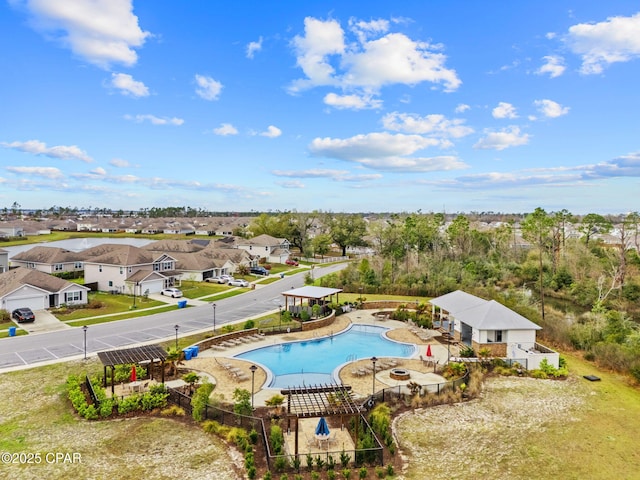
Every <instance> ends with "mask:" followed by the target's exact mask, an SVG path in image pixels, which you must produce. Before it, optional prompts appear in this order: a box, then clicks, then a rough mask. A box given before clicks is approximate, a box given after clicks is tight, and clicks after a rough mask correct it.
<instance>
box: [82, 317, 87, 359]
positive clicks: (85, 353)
mask: <svg viewBox="0 0 640 480" xmlns="http://www.w3.org/2000/svg"><path fill="white" fill-rule="evenodd" d="M88 329H89V327H87V326H86V325H85V326H84V327H82V330H83V332H84V359H85V360H86V359H87V330H88Z"/></svg>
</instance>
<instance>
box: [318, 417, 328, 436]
mask: <svg viewBox="0 0 640 480" xmlns="http://www.w3.org/2000/svg"><path fill="white" fill-rule="evenodd" d="M316 435H317V436H320V437H326V436H328V435H329V425H327V420H326V419H325V418H324V417H320V420H319V421H318V425H317V426H316Z"/></svg>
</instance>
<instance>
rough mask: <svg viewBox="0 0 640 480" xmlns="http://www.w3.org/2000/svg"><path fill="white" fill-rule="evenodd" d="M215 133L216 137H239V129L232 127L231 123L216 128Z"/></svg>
mask: <svg viewBox="0 0 640 480" xmlns="http://www.w3.org/2000/svg"><path fill="white" fill-rule="evenodd" d="M213 133H215V134H216V135H222V136H227V135H237V134H238V129H237V128H236V127H234V126H233V125H231V124H230V123H223V124H222V125H220V126H219V127H218V128H214V129H213Z"/></svg>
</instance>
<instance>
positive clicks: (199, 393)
mask: <svg viewBox="0 0 640 480" xmlns="http://www.w3.org/2000/svg"><path fill="white" fill-rule="evenodd" d="M214 388H215V385H214V384H213V383H211V382H209V381H205V382H203V383H202V385H200V386H199V387H198V388H197V389H196V391H195V393H194V394H193V397H192V398H191V416H192V417H193V419H194V420H195V421H196V422H201V421H202V420H204V415H205V409H206V408H207V402H208V401H209V395H211V392H213V389H214Z"/></svg>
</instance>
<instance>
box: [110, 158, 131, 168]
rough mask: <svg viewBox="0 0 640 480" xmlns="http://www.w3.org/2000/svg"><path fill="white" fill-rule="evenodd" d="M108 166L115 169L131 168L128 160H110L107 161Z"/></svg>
mask: <svg viewBox="0 0 640 480" xmlns="http://www.w3.org/2000/svg"><path fill="white" fill-rule="evenodd" d="M109 165H111V166H112V167H117V168H127V167H131V163H129V161H128V160H123V159H122V158H112V159H111V160H110V161H109Z"/></svg>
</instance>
